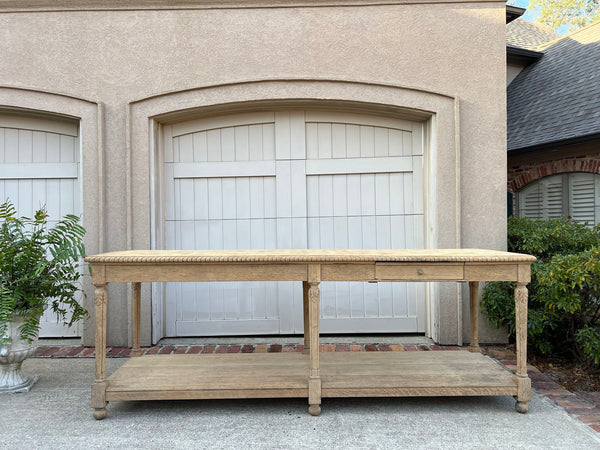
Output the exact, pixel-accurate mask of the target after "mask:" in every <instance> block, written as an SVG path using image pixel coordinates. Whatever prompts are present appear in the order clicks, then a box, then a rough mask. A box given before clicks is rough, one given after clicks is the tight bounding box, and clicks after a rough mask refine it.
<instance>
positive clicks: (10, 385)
mask: <svg viewBox="0 0 600 450" xmlns="http://www.w3.org/2000/svg"><path fill="white" fill-rule="evenodd" d="M22 324H23V321H22V320H20V319H19V318H18V317H17V318H14V319H13V321H12V322H9V323H7V327H6V332H5V333H4V336H1V337H0V394H5V393H12V392H27V391H29V389H31V387H32V386H33V385H34V384H35V382H36V381H37V380H38V377H37V376H34V377H26V376H25V375H23V373H22V372H21V365H22V364H23V361H25V360H26V359H27V358H29V357H30V356H31V355H33V353H34V352H35V349H36V348H37V337H36V338H35V339H34V340H33V341H29V339H22V338H21V333H20V331H19V327H20V326H21V325H22Z"/></svg>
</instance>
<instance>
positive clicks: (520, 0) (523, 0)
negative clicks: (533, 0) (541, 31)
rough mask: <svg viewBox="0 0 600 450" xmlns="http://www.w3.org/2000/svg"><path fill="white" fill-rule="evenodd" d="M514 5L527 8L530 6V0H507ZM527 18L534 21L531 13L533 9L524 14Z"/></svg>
mask: <svg viewBox="0 0 600 450" xmlns="http://www.w3.org/2000/svg"><path fill="white" fill-rule="evenodd" d="M507 3H509V4H511V5H513V6H518V7H519V8H527V7H528V6H529V0H516V1H515V2H512V1H511V2H507ZM522 17H523V18H524V19H525V20H528V21H529V22H533V15H532V14H531V11H529V10H527V12H526V13H525V14H523V16H522Z"/></svg>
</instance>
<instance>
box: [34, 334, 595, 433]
mask: <svg viewBox="0 0 600 450" xmlns="http://www.w3.org/2000/svg"><path fill="white" fill-rule="evenodd" d="M303 348H304V346H303V345H302V344H283V345H282V344H205V345H158V346H153V347H143V348H142V351H143V354H145V355H156V354H160V355H165V354H177V355H179V354H198V353H281V352H286V353H287V352H301V351H302V350H303ZM449 350H450V351H467V348H466V347H457V346H445V345H444V346H442V345H423V344H420V345H399V344H391V345H390V344H354V343H348V344H323V345H321V351H322V352H365V351H366V352H376V351H377V352H404V351H449ZM482 350H483V352H484V353H485V354H487V355H489V356H491V357H492V358H494V359H496V360H497V361H499V362H500V363H501V364H503V365H504V366H505V367H506V368H507V369H508V370H510V371H512V372H514V371H515V370H516V368H517V362H516V356H515V353H514V352H513V351H512V350H510V349H507V348H505V347H482ZM130 352H131V348H128V347H107V348H106V356H107V357H109V358H129V354H130ZM94 356H95V352H94V348H93V347H81V346H71V345H64V346H52V345H40V346H39V347H38V349H37V350H36V352H35V354H34V355H33V357H34V358H93V357H94ZM527 371H528V374H529V377H530V378H531V384H532V386H533V388H535V389H536V390H537V391H538V392H539V393H540V394H542V395H544V396H546V397H548V398H549V399H550V400H552V401H553V402H554V403H556V404H557V405H558V406H561V407H562V408H564V409H565V410H566V411H567V412H568V413H569V414H571V415H572V416H574V417H576V418H577V419H579V420H581V421H582V422H583V423H585V424H586V425H588V426H589V427H590V428H592V429H593V430H594V431H597V432H599V433H600V392H580V393H577V394H574V393H572V392H569V391H567V390H566V389H564V388H562V387H561V386H560V385H559V384H558V383H556V382H555V381H553V380H552V379H551V378H550V377H549V376H547V375H545V374H543V373H542V372H540V371H539V370H538V369H537V368H535V367H534V366H532V365H528V366H527Z"/></svg>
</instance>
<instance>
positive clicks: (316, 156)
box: [163, 111, 425, 336]
mask: <svg viewBox="0 0 600 450" xmlns="http://www.w3.org/2000/svg"><path fill="white" fill-rule="evenodd" d="M163 131H164V142H163V145H164V174H165V176H164V179H165V193H164V195H165V233H164V234H165V248H167V249H262V248H422V247H423V245H424V244H423V233H424V226H423V144H422V142H423V140H422V133H423V127H422V125H421V124H419V123H413V122H407V121H402V120H398V119H391V118H385V117H375V116H366V115H357V114H340V113H331V112H320V111H282V112H279V111H278V112H260V113H252V114H241V115H235V116H226V117H219V118H210V119H201V120H195V121H190V122H185V123H179V124H173V125H167V126H164V127H163ZM321 289H322V305H321V317H322V330H323V332H324V333H328V332H329V333H332V332H336V333H361V332H364V333H367V332H371V333H372V332H423V331H424V325H425V323H424V316H425V314H424V313H425V311H424V301H425V300H424V297H425V289H424V286H423V285H422V284H401V283H396V284H392V283H379V284H365V283H348V282H343V283H342V282H336V283H334V282H325V283H322V284H321ZM164 295H165V302H166V303H165V312H166V315H165V321H166V323H165V333H166V335H167V336H193V335H209V334H221V335H235V334H261V333H272V334H277V333H281V334H290V333H301V332H302V330H303V326H302V286H301V283H299V282H267V283H265V282H244V283H233V282H230V283H196V284H191V283H168V284H167V285H166V288H165V292H164Z"/></svg>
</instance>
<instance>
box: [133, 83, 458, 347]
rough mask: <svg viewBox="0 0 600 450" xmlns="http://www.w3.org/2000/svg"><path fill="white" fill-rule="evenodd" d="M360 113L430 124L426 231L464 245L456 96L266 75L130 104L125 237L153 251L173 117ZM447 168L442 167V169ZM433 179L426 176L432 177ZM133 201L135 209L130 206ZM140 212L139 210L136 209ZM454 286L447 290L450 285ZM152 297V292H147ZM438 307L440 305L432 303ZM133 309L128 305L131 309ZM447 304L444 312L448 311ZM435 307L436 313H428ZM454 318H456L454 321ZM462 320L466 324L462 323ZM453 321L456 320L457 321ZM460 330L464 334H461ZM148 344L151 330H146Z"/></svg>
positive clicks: (434, 321)
mask: <svg viewBox="0 0 600 450" xmlns="http://www.w3.org/2000/svg"><path fill="white" fill-rule="evenodd" d="M319 105H321V106H323V105H325V106H327V107H329V108H337V109H339V108H344V109H352V110H360V111H362V112H363V113H374V112H378V113H379V114H382V113H384V114H394V115H399V116H402V117H404V118H408V119H413V120H422V121H425V122H426V123H427V126H426V129H427V130H428V132H427V135H426V136H425V141H424V142H425V143H426V157H425V172H426V174H432V175H433V174H435V176H430V177H428V180H427V182H426V183H425V184H426V186H425V199H426V205H425V208H426V211H427V212H426V218H425V220H426V222H427V223H429V226H428V230H427V232H426V234H429V235H430V236H433V237H432V238H431V242H429V243H428V246H429V247H437V248H444V247H445V248H453V247H460V191H459V187H460V145H459V128H458V123H459V117H458V100H457V99H456V98H454V97H452V96H448V95H445V94H440V93H436V92H427V91H423V90H419V89H413V88H406V87H403V86H395V85H390V84H375V83H361V82H351V81H340V80H312V79H310V80H306V79H302V80H299V79H292V80H287V79H286V80H260V81H247V82H239V83H230V84H224V85H216V86H206V87H200V88H197V89H191V90H185V91H179V92H171V93H166V94H160V95H156V96H152V97H148V98H145V99H140V100H136V101H133V102H131V103H130V104H129V111H128V116H127V129H128V131H127V139H128V142H127V150H128V162H127V163H128V173H127V175H128V182H127V186H128V192H127V198H128V208H127V219H128V227H127V239H128V247H129V248H131V249H149V248H151V239H152V226H153V220H152V214H153V209H152V201H151V199H152V190H153V186H152V185H151V183H152V180H153V178H154V176H153V174H152V173H151V170H152V167H153V163H152V161H153V159H154V155H155V150H156V149H155V134H156V133H157V129H158V126H157V125H158V124H159V123H161V122H165V121H168V122H174V121H179V120H184V119H189V118H190V117H195V116H199V115H206V114H211V115H222V114H227V113H230V112H236V111H237V112H239V111H240V110H252V109H257V108H261V109H264V108H277V107H291V106H298V107H311V108H312V107H318V106H319ZM438 168H443V170H438ZM426 178H427V175H426ZM133 205H135V208H133V207H132V206H133ZM134 210H135V214H134ZM446 289H448V292H445V290H446ZM458 292H459V289H457V288H456V287H453V286H442V287H440V296H441V297H445V296H447V297H451V298H457V297H458V301H457V302H456V303H453V304H450V302H445V303H444V305H443V306H442V305H440V311H439V314H437V313H432V314H430V316H431V317H432V318H431V319H430V326H429V327H428V328H429V329H430V330H431V333H430V334H431V335H432V337H433V338H434V339H435V338H436V337H437V333H438V331H439V330H438V318H439V316H440V315H442V316H444V317H450V318H454V319H455V320H456V319H457V318H459V315H460V312H459V311H460V294H459V293H458ZM143 296H144V297H146V296H148V297H149V296H150V291H149V289H148V291H146V292H144V293H143ZM432 306H433V309H434V310H435V311H436V312H437V309H438V306H437V305H432ZM129 309H130V308H129ZM442 309H444V311H442ZM431 312H432V310H430V313H431ZM142 315H143V316H144V319H147V320H142V323H146V324H149V323H150V316H151V315H150V308H149V305H147V304H146V305H143V311H142ZM451 320H452V319H451ZM457 322H460V321H459V320H457ZM457 322H455V323H457ZM458 326H459V328H458V330H460V329H461V328H460V327H461V326H462V325H461V324H460V323H458ZM459 335H460V333H459ZM142 340H143V341H144V342H149V340H150V330H149V329H144V330H142Z"/></svg>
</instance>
